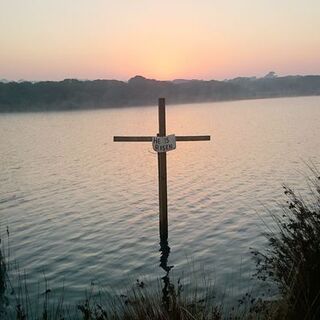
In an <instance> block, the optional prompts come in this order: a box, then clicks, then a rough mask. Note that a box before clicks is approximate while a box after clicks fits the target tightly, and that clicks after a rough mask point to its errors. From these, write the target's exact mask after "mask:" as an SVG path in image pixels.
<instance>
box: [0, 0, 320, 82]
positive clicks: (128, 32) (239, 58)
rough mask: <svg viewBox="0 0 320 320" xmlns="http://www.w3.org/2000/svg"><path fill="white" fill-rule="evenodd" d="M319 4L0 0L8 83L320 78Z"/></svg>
mask: <svg viewBox="0 0 320 320" xmlns="http://www.w3.org/2000/svg"><path fill="white" fill-rule="evenodd" d="M319 30H320V1H319V0H317V1H315V0H305V1H298V0H291V1H289V0H278V1H276V0H260V1H258V0H256V1H253V0H243V1H241V0H238V1H236V0H225V1H214V0H211V1H209V0H199V1H191V0H184V1H183V0H176V1H172V0H171V1H169V0H163V1H152V0H136V1H135V0H117V1H103V0H91V1H89V0H77V1H71V0H64V1H63V0H55V1H49V0H0V40H1V42H0V46H1V48H0V79H1V78H6V79H8V80H18V79H27V80H44V79H48V80H61V79H64V78H80V79H96V78H114V79H121V80H127V79H129V78H130V77H132V76H134V75H136V74H140V75H143V76H146V77H150V78H157V79H174V78H200V79H225V78H233V77H237V76H251V75H256V76H262V75H264V74H265V73H267V72H268V71H271V70H273V71H275V72H277V73H278V74H280V75H286V74H320V36H319Z"/></svg>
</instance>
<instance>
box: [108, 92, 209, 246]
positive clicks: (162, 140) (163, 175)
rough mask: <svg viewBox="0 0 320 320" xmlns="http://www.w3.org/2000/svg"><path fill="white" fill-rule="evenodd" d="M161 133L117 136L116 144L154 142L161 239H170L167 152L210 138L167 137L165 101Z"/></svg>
mask: <svg viewBox="0 0 320 320" xmlns="http://www.w3.org/2000/svg"><path fill="white" fill-rule="evenodd" d="M158 109H159V111H158V114H159V115H158V117H159V133H158V134H157V136H115V137H113V141H114V142H152V146H153V149H154V150H155V151H156V152H157V153H158V179H159V230H160V239H161V240H162V241H165V240H167V239H168V193H167V152H168V151H171V150H174V149H176V141H209V140H210V136H175V135H169V136H167V135H166V104H165V99H164V98H160V99H159V101H158Z"/></svg>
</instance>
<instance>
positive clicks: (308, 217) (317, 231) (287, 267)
mask: <svg viewBox="0 0 320 320" xmlns="http://www.w3.org/2000/svg"><path fill="white" fill-rule="evenodd" d="M310 170H311V177H310V178H308V184H309V186H310V192H309V195H307V196H303V197H301V196H300V195H298V193H297V192H296V191H294V190H292V189H291V188H290V187H288V186H284V193H285V195H286V196H287V202H286V203H285V204H284V205H283V206H282V210H281V212H282V214H280V215H279V214H277V215H275V214H273V213H272V211H271V210H270V214H271V215H272V217H273V219H274V224H273V225H270V226H266V234H265V236H266V238H267V241H268V245H267V247H266V248H264V249H253V250H252V257H253V262H255V263H256V274H255V275H254V276H255V277H256V278H257V280H259V281H262V282H263V283H264V284H265V286H264V287H265V288H266V289H265V290H270V287H276V288H277V295H276V296H274V297H273V298H272V297H271V298H270V297H269V298H264V297H266V296H267V294H266V295H263V294H262V295H261V294H260V295H255V294H254V291H252V292H251V293H246V294H245V295H244V296H243V298H242V299H240V300H238V301H237V302H236V303H235V305H234V306H233V307H227V306H226V304H224V303H223V301H218V299H217V298H216V297H215V296H214V292H213V290H212V289H214V288H212V287H211V286H210V284H208V287H207V290H206V292H205V293H204V294H200V293H199V292H197V290H196V289H192V290H193V291H192V292H185V290H184V286H183V284H182V283H181V282H180V280H179V279H178V281H176V282H175V283H173V282H172V281H170V280H169V277H168V278H166V277H167V276H168V274H169V271H170V269H169V270H167V275H166V276H165V277H163V278H162V279H161V280H160V281H159V286H158V287H157V288H154V287H149V286H148V284H146V283H144V282H142V281H140V280H137V282H136V283H135V285H134V286H133V287H131V288H129V289H128V290H127V291H126V292H125V294H121V295H112V294H110V293H108V292H102V291H101V290H98V292H97V290H96V288H95V287H94V285H91V287H90V289H89V290H88V292H87V293H86V296H85V298H84V300H83V301H80V302H79V303H78V304H76V305H67V303H66V302H65V301H64V297H63V294H62V295H61V296H60V297H58V299H53V293H52V292H51V289H50V287H49V286H48V283H47V281H46V279H44V284H43V285H42V287H43V288H41V291H40V292H41V293H39V295H38V301H36V302H34V301H31V300H30V297H29V294H28V286H27V282H26V276H25V275H20V276H19V279H18V280H19V281H18V286H15V285H13V281H11V278H10V277H11V276H10V273H11V268H12V266H11V261H10V260H11V258H10V250H9V249H10V246H9V245H7V247H6V246H5V245H4V241H2V243H1V247H0V318H1V319H8V320H10V319H17V320H67V319H83V320H107V319H114V320H118V319H119V320H122V319H124V320H142V319H148V320H149V319H150V320H151V319H154V320H169V319H172V320H209V319H210V320H236V319H238V320H242V319H243V320H254V319H261V320H267V319H268V320H278V319H279V320H316V319H320V241H319V239H320V174H319V172H318V171H317V170H316V169H315V168H313V167H310ZM6 233H7V235H6V237H5V238H6V239H7V242H9V236H10V235H9V229H8V228H7V231H6ZM248 249H249V248H248ZM267 288H269V289H267Z"/></svg>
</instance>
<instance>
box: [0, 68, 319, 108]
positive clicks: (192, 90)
mask: <svg viewBox="0 0 320 320" xmlns="http://www.w3.org/2000/svg"><path fill="white" fill-rule="evenodd" d="M307 95H320V76H317V75H313V76H311V75H310V76H286V77H277V76H276V75H275V74H274V73H273V72H271V73H269V74H268V75H267V76H265V77H263V78H255V77H249V78H235V79H232V80H224V81H216V80H210V81H202V80H183V79H179V80H173V81H158V80H153V79H146V78H144V77H141V76H135V77H133V78H131V79H130V80H129V81H128V82H124V81H118V80H93V81H89V80H76V79H66V80H63V81H41V82H29V81H20V82H6V81H3V82H0V112H16V111H45V110H81V109H96V108H114V107H127V106H138V105H154V104H155V103H156V101H157V99H158V98H159V97H165V98H166V99H167V101H168V103H170V104H180V103H195V102H209V101H227V100H239V99H255V98H272V97H291V96H307Z"/></svg>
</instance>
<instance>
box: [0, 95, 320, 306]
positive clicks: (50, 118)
mask: <svg viewBox="0 0 320 320" xmlns="http://www.w3.org/2000/svg"><path fill="white" fill-rule="evenodd" d="M319 106H320V97H303V98H281V99H265V100H250V101H236V102H224V103H205V104H192V105H179V106H173V105H170V104H168V106H167V133H168V134H171V133H174V134H176V135H198V134H200V135H202V134H209V135H211V141H210V142H177V149H176V150H175V151H170V152H169V153H168V154H167V158H168V203H169V243H168V245H169V246H170V255H169V257H168V265H170V266H171V265H174V268H173V269H172V270H171V273H173V274H174V275H175V276H176V278H178V277H181V278H182V279H185V281H188V280H187V279H188V277H187V275H188V274H189V273H190V272H192V273H193V274H194V275H195V276H198V277H199V278H201V276H202V274H203V271H204V272H205V273H206V274H207V275H208V276H209V277H210V278H211V279H212V280H213V282H216V288H217V290H220V291H221V292H222V291H224V290H225V289H226V288H227V287H228V286H229V285H231V286H232V288H233V289H232V290H233V294H235V295H237V294H240V293H241V292H243V291H244V290H246V289H247V287H248V286H251V285H253V284H254V282H250V281H247V280H248V279H249V278H250V277H251V274H252V272H253V270H254V262H253V261H252V259H251V255H250V247H255V248H261V247H262V246H264V245H265V239H264V237H263V235H262V233H263V232H264V231H265V226H264V224H263V221H262V219H263V220H264V221H266V222H270V221H271V218H270V216H269V213H268V211H267V209H266V207H268V208H270V206H274V210H280V209H279V207H278V206H277V202H280V203H283V202H284V199H285V198H284V195H283V190H282V184H283V183H286V184H288V185H290V186H293V187H295V188H296V189H297V190H299V191H300V192H301V193H304V192H307V185H306V182H305V179H304V176H303V174H304V173H305V172H306V171H307V170H306V165H305V164H304V161H306V162H311V161H312V162H313V163H314V164H315V165H318V168H319V162H320V161H319V159H320V157H319V156H320V139H319V132H320V122H319V119H320V107H319ZM157 115H158V113H157V107H156V106H154V107H139V108H128V109H120V110H117V109H108V110H97V111H76V112H58V113H55V112H50V113H28V114H1V115H0V148H1V159H0V169H1V170H0V230H1V234H2V235H4V233H5V228H6V226H7V225H8V226H9V228H10V234H11V238H10V242H11V251H12V253H13V254H14V255H15V257H16V259H17V261H18V262H19V265H20V268H21V269H22V270H25V271H26V273H27V274H28V281H30V283H33V284H37V283H38V282H39V281H40V282H41V281H42V280H43V272H44V273H45V275H46V277H47V279H48V281H49V283H50V284H51V288H53V289H54V288H58V287H62V286H63V285H64V287H65V288H66V289H65V291H66V296H67V298H68V301H73V300H78V299H80V298H83V294H84V291H85V289H87V288H88V287H89V285H90V283H91V282H95V283H98V284H99V285H101V286H105V287H107V288H112V289H113V290H120V291H121V290H122V289H123V288H126V287H128V285H131V284H132V283H133V282H134V281H135V279H137V278H139V279H146V281H150V282H151V281H153V280H154V279H157V278H160V277H162V276H163V275H164V270H163V269H161V268H159V264H160V252H159V248H160V246H159V241H160V240H159V230H158V177H157V155H156V154H155V152H154V151H153V149H152V145H151V143H114V142H112V137H113V136H114V135H156V133H157V126H158V119H157ZM239 274H241V277H240V275H239ZM239 278H241V281H238V279H239Z"/></svg>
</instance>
